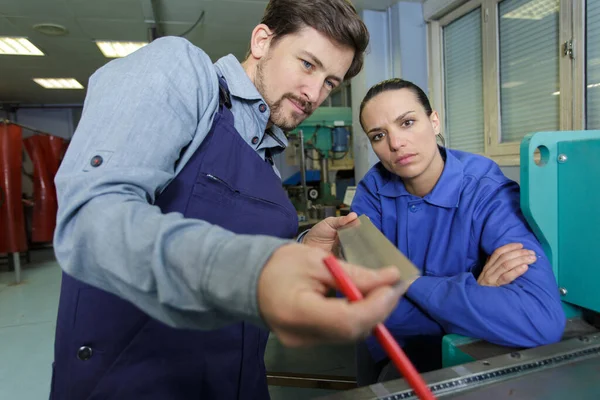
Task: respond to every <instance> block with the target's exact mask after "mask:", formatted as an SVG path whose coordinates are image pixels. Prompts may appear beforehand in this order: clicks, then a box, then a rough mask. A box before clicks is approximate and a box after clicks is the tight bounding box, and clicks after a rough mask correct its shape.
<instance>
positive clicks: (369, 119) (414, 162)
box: [362, 89, 440, 180]
mask: <svg viewBox="0 0 600 400" xmlns="http://www.w3.org/2000/svg"><path fill="white" fill-rule="evenodd" d="M362 123H363V127H364V129H365V132H366V133H367V136H368V137H369V140H370V142H371V146H372V147H373V151H374V152H375V154H377V157H379V160H380V161H381V163H382V164H383V165H384V167H385V168H386V169H387V170H388V171H390V172H392V173H395V174H396V175H398V176H400V177H401V178H402V179H407V180H410V179H414V178H417V177H419V176H421V175H422V174H423V173H424V172H425V171H426V170H427V169H428V168H429V166H430V165H431V163H432V161H433V160H434V158H435V155H436V154H438V153H439V152H438V148H437V142H436V135H437V134H438V133H439V132H440V122H439V118H438V115H437V113H436V112H435V111H434V112H433V113H432V114H431V115H430V116H427V113H426V112H425V108H424V107H423V105H422V104H421V103H420V102H419V100H418V98H417V96H416V95H415V93H414V92H413V91H412V90H410V89H397V90H388V91H386V92H383V93H380V94H378V95H377V96H375V97H373V98H372V99H371V100H369V101H368V102H367V104H366V105H365V107H364V108H363V113H362Z"/></svg>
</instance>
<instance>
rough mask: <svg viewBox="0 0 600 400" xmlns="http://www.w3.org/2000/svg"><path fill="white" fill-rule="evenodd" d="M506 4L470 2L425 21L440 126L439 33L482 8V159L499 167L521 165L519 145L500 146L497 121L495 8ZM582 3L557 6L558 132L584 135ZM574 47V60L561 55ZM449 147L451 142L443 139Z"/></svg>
mask: <svg viewBox="0 0 600 400" xmlns="http://www.w3.org/2000/svg"><path fill="white" fill-rule="evenodd" d="M502 1H505V0H469V1H467V2H458V3H459V4H457V7H455V8H454V9H452V10H450V11H449V12H447V13H446V14H444V15H442V16H441V17H439V18H437V19H434V20H432V21H428V23H427V24H428V36H429V38H428V41H427V42H428V47H429V48H428V54H429V83H430V88H431V100H432V103H433V105H434V108H435V109H436V110H438V112H439V114H440V118H441V119H442V121H443V123H444V126H445V109H444V105H445V101H444V98H445V94H444V84H445V82H444V46H443V43H444V40H443V35H444V32H443V30H444V27H446V26H447V25H449V24H450V23H452V22H454V21H456V20H457V19H459V18H461V17H463V16H464V15H466V14H468V13H469V12H471V11H473V10H475V9H476V8H478V7H481V19H482V20H481V34H482V38H481V43H482V46H483V48H482V58H483V59H482V65H483V100H484V116H483V117H484V118H483V119H484V131H483V132H482V135H484V154H482V155H484V156H486V157H488V158H491V159H493V160H494V161H496V162H497V163H498V164H500V165H502V166H518V165H519V164H520V157H519V152H520V141H518V142H505V143H502V142H501V141H500V139H501V123H502V122H501V115H500V111H501V110H500V69H499V68H500V67H499V66H500V54H499V47H500V46H499V40H500V34H499V19H498V18H499V13H498V5H499V3H500V2H502ZM585 1H586V0H561V1H560V2H559V4H560V6H559V41H558V43H557V44H556V45H557V52H559V61H558V62H559V66H558V67H559V88H560V89H559V90H560V99H559V107H560V116H559V130H563V131H568V130H580V129H585V108H586V107H585V94H586V93H585V90H586V87H585V62H586V57H585V43H584V39H585V29H586V28H585V5H586V3H585ZM569 40H572V41H573V49H574V59H572V58H571V57H570V56H568V55H564V54H563V48H564V45H565V43H566V42H567V41H569ZM448 142H449V144H450V145H451V143H452V138H451V137H449V138H448Z"/></svg>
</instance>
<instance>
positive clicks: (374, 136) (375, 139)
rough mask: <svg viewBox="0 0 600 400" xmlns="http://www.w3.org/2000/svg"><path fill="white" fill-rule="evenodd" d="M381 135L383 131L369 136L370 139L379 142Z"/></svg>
mask: <svg viewBox="0 0 600 400" xmlns="http://www.w3.org/2000/svg"><path fill="white" fill-rule="evenodd" d="M383 136H384V135H383V133H377V134H375V135H373V136H372V137H371V140H372V141H374V142H379V141H380V140H381V139H383Z"/></svg>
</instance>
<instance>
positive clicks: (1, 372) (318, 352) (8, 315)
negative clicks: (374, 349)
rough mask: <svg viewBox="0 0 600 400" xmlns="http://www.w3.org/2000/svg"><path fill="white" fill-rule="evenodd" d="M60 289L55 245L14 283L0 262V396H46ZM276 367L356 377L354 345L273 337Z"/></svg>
mask: <svg viewBox="0 0 600 400" xmlns="http://www.w3.org/2000/svg"><path fill="white" fill-rule="evenodd" d="M59 290H60V267H59V266H58V264H57V263H56V261H55V259H54V257H53V253H52V250H49V249H44V250H36V251H33V252H31V263H29V264H25V265H23V272H22V282H21V284H19V285H15V284H14V273H13V272H9V271H8V268H7V265H6V259H5V260H4V261H3V262H1V263H0V399H19V400H40V399H47V398H48V392H49V387H50V373H51V371H50V365H51V363H52V358H53V357H52V353H53V345H54V329H55V322H56V312H57V306H58V296H59ZM265 362H266V365H267V369H268V370H269V371H272V372H290V373H306V374H326V375H338V376H354V374H355V365H354V354H353V349H352V347H350V346H324V347H318V348H313V349H302V350H290V349H286V348H284V347H282V346H281V345H280V344H279V342H278V341H277V339H276V338H274V337H271V338H270V340H269V343H268V346H267V353H266V356H265ZM269 391H270V393H271V398H272V399H273V400H284V399H285V400H303V399H311V398H315V397H320V396H324V395H327V394H329V393H334V392H331V391H327V390H320V389H302V388H291V387H275V386H271V387H270V388H269Z"/></svg>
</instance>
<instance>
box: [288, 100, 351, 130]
mask: <svg viewBox="0 0 600 400" xmlns="http://www.w3.org/2000/svg"><path fill="white" fill-rule="evenodd" d="M317 125H319V126H328V127H334V126H351V125H352V108H350V107H319V108H317V109H316V110H315V111H314V112H313V113H312V114H311V116H310V117H308V118H306V119H305V120H304V121H302V124H301V125H300V126H299V127H298V128H296V129H304V130H305V136H306V135H308V134H310V129H308V130H306V128H309V127H316V126H317Z"/></svg>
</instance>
